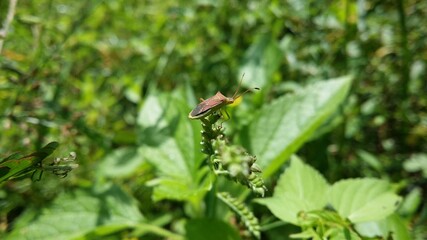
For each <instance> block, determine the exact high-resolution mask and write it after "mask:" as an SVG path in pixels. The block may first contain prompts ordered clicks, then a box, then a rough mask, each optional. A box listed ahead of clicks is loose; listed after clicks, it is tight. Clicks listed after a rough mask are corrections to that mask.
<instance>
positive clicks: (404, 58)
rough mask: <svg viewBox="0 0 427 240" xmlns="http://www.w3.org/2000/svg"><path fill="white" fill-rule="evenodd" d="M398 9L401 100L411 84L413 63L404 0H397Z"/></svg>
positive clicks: (404, 97) (405, 95)
mask: <svg viewBox="0 0 427 240" xmlns="http://www.w3.org/2000/svg"><path fill="white" fill-rule="evenodd" d="M396 3H397V9H398V13H399V25H400V50H401V64H402V71H401V84H400V97H401V100H404V99H406V97H407V94H408V84H409V66H410V64H411V59H410V58H411V55H410V52H409V48H408V38H407V35H408V28H407V27H406V14H405V8H404V5H403V0H396Z"/></svg>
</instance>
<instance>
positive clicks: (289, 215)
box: [256, 157, 329, 225]
mask: <svg viewBox="0 0 427 240" xmlns="http://www.w3.org/2000/svg"><path fill="white" fill-rule="evenodd" d="M328 187H329V185H328V183H327V182H326V180H325V179H324V178H323V176H322V175H321V174H320V173H319V172H317V171H316V170H315V169H313V168H312V167H310V166H309V165H307V164H304V163H303V162H302V161H301V160H300V159H299V158H297V157H293V158H292V160H291V166H290V167H289V168H288V169H286V170H285V173H283V174H282V176H281V177H280V179H279V181H278V183H277V186H276V188H275V189H274V194H273V197H270V198H264V199H257V200H256V202H258V203H260V204H263V205H266V206H267V207H268V208H269V209H270V211H271V212H272V213H273V214H274V215H275V216H276V217H278V218H280V219H281V220H283V221H285V222H290V223H293V224H295V225H298V218H297V217H298V213H299V212H301V211H304V212H308V211H311V210H319V209H323V208H324V207H325V206H326V203H327V202H326V200H327V195H326V194H327V192H328Z"/></svg>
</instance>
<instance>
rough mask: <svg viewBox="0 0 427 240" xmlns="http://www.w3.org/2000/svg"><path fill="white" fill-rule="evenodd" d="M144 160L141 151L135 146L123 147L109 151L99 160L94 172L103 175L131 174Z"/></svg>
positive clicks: (121, 175)
mask: <svg viewBox="0 0 427 240" xmlns="http://www.w3.org/2000/svg"><path fill="white" fill-rule="evenodd" d="M143 162H144V158H143V156H142V152H141V151H139V150H138V149H137V148H136V147H123V148H119V149H116V150H114V151H112V152H110V153H109V154H108V155H107V156H106V157H105V158H104V159H102V160H101V161H100V164H99V166H98V168H97V169H96V173H97V174H98V176H105V177H126V176H130V175H132V174H133V173H134V172H135V171H136V170H138V167H139V166H140V165H141V164H142V163H143Z"/></svg>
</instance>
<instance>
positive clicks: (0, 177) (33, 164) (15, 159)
mask: <svg viewBox="0 0 427 240" xmlns="http://www.w3.org/2000/svg"><path fill="white" fill-rule="evenodd" d="M58 146H59V144H58V143H57V142H50V143H48V144H47V145H46V146H44V147H43V148H41V149H40V150H38V151H37V152H34V153H31V154H29V155H26V156H24V157H19V156H20V154H19V153H15V154H12V155H10V156H9V157H7V158H5V159H3V160H2V162H1V163H0V182H3V181H6V180H7V179H9V178H13V177H19V176H22V175H23V174H26V173H28V172H31V171H34V170H36V168H37V165H39V164H40V163H41V162H42V161H43V159H45V158H46V157H47V156H49V155H50V154H52V153H53V152H54V151H55V149H56V148H57V147H58Z"/></svg>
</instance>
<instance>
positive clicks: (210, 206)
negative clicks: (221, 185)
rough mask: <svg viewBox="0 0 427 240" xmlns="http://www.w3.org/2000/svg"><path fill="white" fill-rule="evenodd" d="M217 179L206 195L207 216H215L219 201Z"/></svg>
mask: <svg viewBox="0 0 427 240" xmlns="http://www.w3.org/2000/svg"><path fill="white" fill-rule="evenodd" d="M216 194H217V180H216V179H215V180H214V181H213V183H212V189H211V190H210V191H209V192H208V194H207V196H206V217H208V218H215V215H216V207H217V203H218V199H217V196H216Z"/></svg>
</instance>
